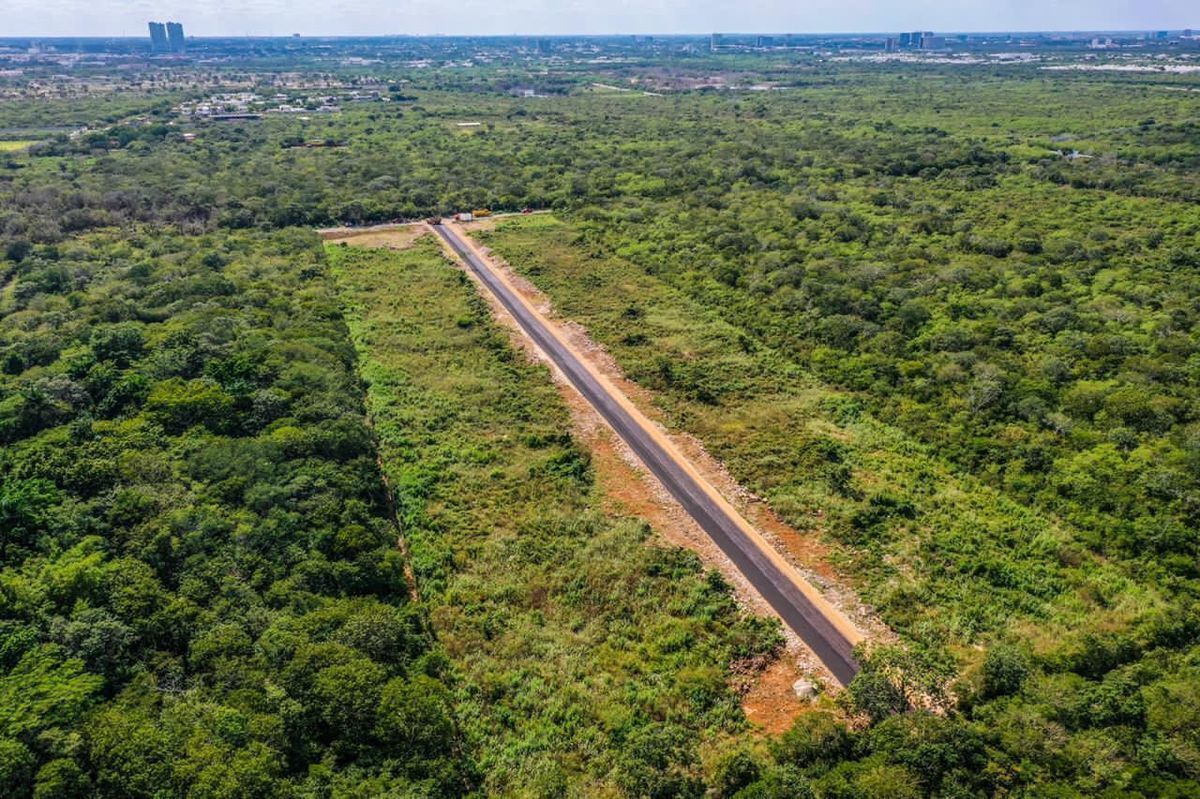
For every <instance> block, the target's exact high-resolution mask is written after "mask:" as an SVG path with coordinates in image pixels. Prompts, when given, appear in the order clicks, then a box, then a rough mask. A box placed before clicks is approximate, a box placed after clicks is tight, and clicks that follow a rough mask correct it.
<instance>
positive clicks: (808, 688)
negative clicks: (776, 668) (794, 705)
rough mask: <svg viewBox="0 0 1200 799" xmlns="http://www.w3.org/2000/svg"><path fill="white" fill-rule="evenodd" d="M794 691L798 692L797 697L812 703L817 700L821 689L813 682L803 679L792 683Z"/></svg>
mask: <svg viewBox="0 0 1200 799" xmlns="http://www.w3.org/2000/svg"><path fill="white" fill-rule="evenodd" d="M792 690H793V691H795V692H796V696H797V697H799V698H800V699H803V700H805V701H808V702H812V701H813V700H815V699H816V698H817V694H818V693H819V689H818V687H817V684H816V683H815V682H813V681H812V680H806V679H804V678H803V677H802V678H800V679H799V680H796V681H795V682H794V683H792Z"/></svg>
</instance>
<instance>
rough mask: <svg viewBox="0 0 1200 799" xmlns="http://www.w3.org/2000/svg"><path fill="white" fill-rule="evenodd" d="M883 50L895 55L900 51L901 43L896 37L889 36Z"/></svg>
mask: <svg viewBox="0 0 1200 799" xmlns="http://www.w3.org/2000/svg"><path fill="white" fill-rule="evenodd" d="M883 49H884V50H886V51H887V52H889V53H894V52H896V51H897V50H899V49H900V42H899V41H898V40H897V39H896V37H895V36H889V37H888V38H887V41H886V42H884V45H883Z"/></svg>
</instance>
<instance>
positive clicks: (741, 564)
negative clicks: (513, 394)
mask: <svg viewBox="0 0 1200 799" xmlns="http://www.w3.org/2000/svg"><path fill="white" fill-rule="evenodd" d="M433 229H434V230H435V231H436V232H437V234H438V235H439V236H440V237H441V238H442V239H443V241H445V242H446V244H447V245H449V247H450V249H451V250H452V251H453V252H454V253H455V254H456V255H458V257H459V258H460V259H462V261H463V262H465V264H466V265H467V267H468V268H469V269H470V271H471V272H472V273H474V275H475V276H476V277H477V278H478V279H479V281H480V282H481V283H482V284H483V286H484V287H485V288H487V290H488V291H490V292H491V293H492V294H493V295H494V296H495V297H496V299H497V300H498V301H499V302H500V304H501V305H503V306H504V307H505V308H506V309H507V310H508V312H509V313H510V314H512V316H513V318H514V319H516V321H517V323H518V324H519V325H520V326H521V329H522V330H523V331H525V333H526V335H528V336H529V337H530V338H531V339H532V340H533V342H534V343H535V344H536V345H537V346H538V348H539V349H541V350H542V352H544V353H545V354H546V356H547V357H549V358H550V360H551V361H552V362H553V363H554V364H555V365H556V366H557V367H558V368H559V370H560V371H561V372H562V373H563V374H564V375H565V376H566V378H567V379H568V380H569V381H570V383H571V384H572V385H573V386H574V387H575V389H576V390H578V391H579V393H580V394H581V395H582V396H583V397H584V399H586V400H587V401H588V403H590V404H591V405H592V406H593V407H594V408H595V409H596V411H597V412H598V413H599V414H600V415H601V416H602V417H603V418H604V420H605V421H606V422H607V423H608V424H609V425H610V426H611V427H612V428H613V430H614V432H616V434H617V435H618V436H620V437H621V438H622V439H623V440H624V441H625V443H626V444H627V445H628V446H629V447H630V449H632V450H633V451H634V453H636V454H637V456H638V458H639V459H640V460H641V461H642V463H643V464H645V466H646V468H647V469H649V470H650V472H651V473H652V474H654V476H655V477H657V478H658V479H659V481H661V482H662V484H663V486H664V487H665V488H666V489H667V491H669V492H670V494H671V496H673V497H674V498H675V500H676V501H677V502H679V504H680V505H681V506H682V507H683V508H684V510H686V511H687V513H688V514H689V515H690V516H691V517H692V518H693V519H695V520H696V523H697V524H699V525H700V527H701V528H702V529H703V530H704V531H705V532H706V533H707V534H708V535H709V536H710V537H711V538H712V539H713V541H714V542H715V543H716V544H717V546H719V547H720V548H721V550H722V551H723V552H724V553H725V555H726V556H727V557H729V559H730V560H731V561H733V563H734V565H735V566H736V567H737V568H738V570H739V571H741V572H742V574H743V575H745V577H746V579H747V581H749V582H750V584H751V585H753V586H754V588H755V589H756V590H757V591H758V592H759V593H760V594H761V595H762V597H763V599H765V600H766V601H767V603H768V604H769V605H770V606H771V607H772V608H773V609H774V610H775V612H776V613H778V614H779V616H780V618H782V619H783V621H784V623H785V624H787V625H788V626H789V627H790V628H792V630H793V631H795V633H796V634H797V635H798V636H799V637H800V639H801V640H802V641H804V643H805V644H807V645H808V646H809V647H810V648H811V649H812V650H813V652H814V653H815V654H816V655H817V657H818V658H820V659H821V662H822V663H824V664H825V666H826V668H828V669H829V671H830V672H831V673H832V674H833V676H834V677H835V678H837V680H838V681H839V682H841V683H842V684H843V685H845V684H846V683H848V682H850V680H851V679H853V678H854V675H855V674H856V673H857V672H858V663H857V662H856V661H855V659H854V653H853V650H854V646H855V644H857V643H858V642H859V641H861V640H862V635H861V634H860V633H859V632H858V631H857V630H855V629H854V627H853V625H851V624H850V622H849V621H847V620H846V618H845V617H843V616H842V615H841V614H840V613H839V612H838V611H837V610H836V609H835V608H834V607H833V606H832V605H831V604H830V603H829V602H827V601H826V600H825V598H824V597H822V596H821V594H820V592H818V591H817V590H816V588H814V587H813V586H812V585H811V584H809V583H808V582H807V581H806V580H804V579H803V577H801V576H800V574H798V573H797V572H796V570H795V569H794V568H792V567H791V566H790V565H789V564H788V563H787V561H785V560H784V559H783V557H782V556H780V555H779V553H778V552H776V551H775V549H774V548H773V547H772V546H771V545H770V544H769V543H768V542H767V541H766V540H765V539H764V538H763V537H762V535H760V534H759V533H758V531H757V530H755V529H754V528H753V527H752V526H751V525H750V523H749V522H747V521H746V520H745V519H744V518H743V517H742V516H741V514H739V513H738V512H737V510H736V509H735V508H734V507H733V506H732V505H731V504H730V503H729V502H728V501H727V500H726V499H725V498H724V497H722V496H721V494H720V493H719V492H718V491H717V490H716V489H715V488H713V487H712V486H711V485H710V484H709V483H708V482H707V481H706V480H705V479H704V478H703V477H702V476H701V475H700V473H699V472H698V471H697V470H696V468H695V467H694V466H693V465H692V464H691V463H690V462H689V461H688V460H687V459H686V458H685V457H684V456H683V455H682V454H681V453H680V452H679V451H678V450H677V449H676V448H675V447H674V446H673V445H672V444H671V442H670V441H669V440H668V439H667V437H666V436H665V435H663V433H662V432H661V431H660V430H659V429H658V428H657V427H656V426H655V425H654V424H653V423H652V422H651V421H650V420H649V419H647V418H646V417H645V416H644V415H643V414H642V413H641V412H640V411H639V410H638V409H637V408H636V407H635V406H634V405H633V403H631V402H630V401H629V399H628V398H627V397H626V396H625V395H624V394H623V393H622V392H621V391H620V390H619V389H617V388H616V387H615V386H613V385H612V383H611V382H610V381H608V380H607V379H606V378H605V377H604V376H603V375H602V374H600V373H599V372H598V371H596V370H595V369H594V368H592V367H591V366H590V365H589V364H587V362H586V361H585V360H584V359H583V358H581V357H580V356H579V355H578V354H577V353H575V352H574V350H573V349H572V348H571V346H570V345H569V344H568V343H567V342H566V340H565V338H564V337H563V336H562V335H561V334H560V333H559V332H558V331H557V330H556V329H555V326H554V324H553V323H552V322H551V321H549V320H548V319H546V318H545V317H544V316H543V315H542V314H540V313H538V311H537V310H536V309H535V308H533V307H532V306H531V305H530V304H529V303H528V302H526V301H525V299H524V298H523V297H521V295H520V294H519V293H518V292H517V291H516V290H515V289H514V288H513V287H512V286H511V285H509V283H508V281H507V280H505V278H504V277H503V276H502V275H501V274H499V272H498V271H497V270H495V269H493V268H492V267H491V266H490V265H489V264H488V263H487V259H486V258H485V257H484V256H483V255H482V254H481V253H480V252H478V251H477V250H476V249H475V248H474V247H473V246H472V245H471V244H470V243H469V242H468V241H467V240H466V239H465V238H464V236H462V235H460V234H459V232H458V231H456V230H454V229H453V228H452V226H451V225H449V224H443V225H438V226H434V228H433Z"/></svg>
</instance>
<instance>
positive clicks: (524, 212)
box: [521, 208, 533, 214]
mask: <svg viewBox="0 0 1200 799" xmlns="http://www.w3.org/2000/svg"><path fill="white" fill-rule="evenodd" d="M521 213H523V214H532V213H533V209H532V208H522V209H521Z"/></svg>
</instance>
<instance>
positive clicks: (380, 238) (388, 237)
mask: <svg viewBox="0 0 1200 799" xmlns="http://www.w3.org/2000/svg"><path fill="white" fill-rule="evenodd" d="M428 233H429V228H427V227H426V226H425V225H415V224H414V225H379V226H377V227H369V228H334V229H331V230H322V231H320V234H321V238H322V239H324V240H325V241H326V242H327V243H329V244H347V245H350V246H352V247H386V248H387V249H391V250H404V249H407V248H409V247H411V246H412V245H413V242H415V241H416V240H417V239H419V238H420V237H421V236H424V235H427V234H428Z"/></svg>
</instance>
